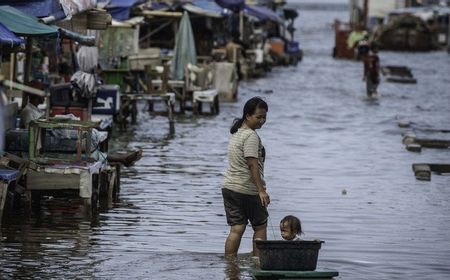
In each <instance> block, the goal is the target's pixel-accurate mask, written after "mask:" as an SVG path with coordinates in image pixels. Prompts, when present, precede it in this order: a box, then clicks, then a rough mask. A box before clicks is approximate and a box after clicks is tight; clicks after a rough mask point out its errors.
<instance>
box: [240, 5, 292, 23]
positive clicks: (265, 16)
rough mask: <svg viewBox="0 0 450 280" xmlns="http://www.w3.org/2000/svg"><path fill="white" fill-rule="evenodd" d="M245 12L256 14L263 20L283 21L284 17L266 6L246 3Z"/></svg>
mask: <svg viewBox="0 0 450 280" xmlns="http://www.w3.org/2000/svg"><path fill="white" fill-rule="evenodd" d="M244 12H245V13H246V14H247V15H250V16H254V17H256V18H258V19H259V20H261V21H264V20H271V21H275V22H280V23H281V22H283V19H282V18H281V17H280V16H279V15H278V14H277V13H275V12H274V11H272V10H271V9H269V8H267V7H264V6H257V5H245V10H244Z"/></svg>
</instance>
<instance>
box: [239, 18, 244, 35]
mask: <svg viewBox="0 0 450 280" xmlns="http://www.w3.org/2000/svg"><path fill="white" fill-rule="evenodd" d="M239 39H240V40H241V41H242V40H243V39H244V11H240V12H239Z"/></svg>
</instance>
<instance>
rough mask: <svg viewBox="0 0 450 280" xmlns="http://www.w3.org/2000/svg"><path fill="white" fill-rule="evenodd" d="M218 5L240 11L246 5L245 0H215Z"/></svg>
mask: <svg viewBox="0 0 450 280" xmlns="http://www.w3.org/2000/svg"><path fill="white" fill-rule="evenodd" d="M215 1H216V3H217V5H219V6H220V7H222V8H225V9H228V10H231V11H233V12H238V11H240V10H243V9H244V7H245V0H215Z"/></svg>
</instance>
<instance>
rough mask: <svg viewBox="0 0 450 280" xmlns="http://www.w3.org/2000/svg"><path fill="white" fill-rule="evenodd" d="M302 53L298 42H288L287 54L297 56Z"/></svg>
mask: <svg viewBox="0 0 450 280" xmlns="http://www.w3.org/2000/svg"><path fill="white" fill-rule="evenodd" d="M299 51H300V46H299V43H298V42H297V41H288V42H287V44H286V52H287V53H290V54H295V53H298V52H299Z"/></svg>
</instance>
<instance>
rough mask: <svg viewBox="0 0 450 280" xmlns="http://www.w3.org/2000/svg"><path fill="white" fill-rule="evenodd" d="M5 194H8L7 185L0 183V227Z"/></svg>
mask: <svg viewBox="0 0 450 280" xmlns="http://www.w3.org/2000/svg"><path fill="white" fill-rule="evenodd" d="M7 192H8V183H7V182H1V181H0V226H1V223H2V217H3V208H4V207H5V201H6V196H7Z"/></svg>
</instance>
